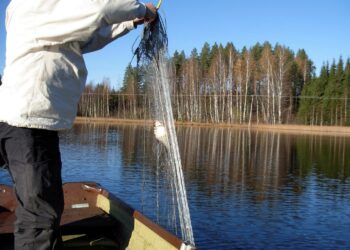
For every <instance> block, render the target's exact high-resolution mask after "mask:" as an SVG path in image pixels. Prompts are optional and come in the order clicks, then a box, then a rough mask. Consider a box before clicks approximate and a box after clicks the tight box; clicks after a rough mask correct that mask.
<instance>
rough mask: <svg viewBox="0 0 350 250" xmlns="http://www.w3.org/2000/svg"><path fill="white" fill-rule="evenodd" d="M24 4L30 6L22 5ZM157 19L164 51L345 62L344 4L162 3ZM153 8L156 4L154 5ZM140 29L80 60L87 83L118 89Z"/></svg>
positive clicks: (0, 0)
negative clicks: (288, 53) (232, 49)
mask: <svg viewBox="0 0 350 250" xmlns="http://www.w3.org/2000/svg"><path fill="white" fill-rule="evenodd" d="M27 1H30V0H27ZM163 1H164V3H163V6H162V8H161V14H162V15H163V16H164V17H165V18H166V20H167V27H168V36H169V51H170V54H172V53H173V52H174V51H175V50H184V51H185V53H186V54H187V55H188V54H189V53H190V51H191V50H192V49H193V48H197V49H199V50H200V49H201V48H202V46H203V44H204V42H209V43H210V44H213V43H214V42H217V43H222V44H226V43H227V42H233V43H234V45H235V46H236V48H237V49H241V48H242V47H243V46H247V47H251V46H253V45H254V44H255V43H257V42H260V43H263V42H264V41H269V42H270V43H272V44H275V43H280V44H283V45H286V46H288V47H290V48H291V49H292V50H294V51H297V50H298V49H300V48H304V49H305V50H306V52H307V53H308V55H309V57H310V58H311V60H312V61H313V62H314V63H315V65H316V67H317V72H318V70H319V69H320V67H321V66H322V63H323V62H326V61H332V60H333V59H336V60H338V58H339V57H340V56H342V57H343V58H344V59H346V58H348V57H350V28H349V27H350V15H349V11H350V1H349V0H289V1H288V0H284V1H282V0H218V1H203V0H171V1H170V0H163ZM155 2H156V1H155ZM8 3H9V0H0V74H2V72H3V69H4V63H5V37H6V33H5V28H4V20H5V10H6V6H7V4H8ZM140 33H141V28H138V29H137V30H134V31H132V32H131V33H129V34H128V35H127V36H125V37H123V38H121V39H119V40H117V41H115V42H114V43H112V44H110V45H108V46H107V47H106V48H104V49H103V50H101V51H98V52H94V53H91V54H88V55H86V56H85V59H86V65H87V68H88V70H89V76H88V81H93V82H95V83H97V82H99V81H101V80H102V79H103V78H104V77H108V78H110V79H111V82H112V86H115V87H119V86H121V84H122V80H123V75H124V70H125V68H126V66H127V64H128V63H129V62H130V60H131V58H132V44H133V43H134V41H135V40H136V39H137V37H138V36H139V35H140Z"/></svg>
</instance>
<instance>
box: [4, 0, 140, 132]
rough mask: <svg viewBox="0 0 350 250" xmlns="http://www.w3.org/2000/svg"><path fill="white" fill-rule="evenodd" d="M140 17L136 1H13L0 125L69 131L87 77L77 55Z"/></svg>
mask: <svg viewBox="0 0 350 250" xmlns="http://www.w3.org/2000/svg"><path fill="white" fill-rule="evenodd" d="M145 13H146V8H145V6H144V5H143V4H142V3H139V2H138V1H137V0H12V1H11V2H10V4H9V6H8V7H7V13H6V30H7V40H6V46H7V47H6V65H5V70H4V76H3V79H2V82H3V85H2V86H1V87H0V121H2V122H6V123H8V124H10V125H13V126H17V127H28V128H41V129H49V130H60V129H66V128H70V127H71V126H72V125H73V122H74V119H75V116H76V112H77V106H78V102H79V99H80V96H81V93H82V91H83V89H84V86H85V82H86V77H87V70H86V67H85V63H84V59H83V57H82V54H83V53H87V52H91V51H95V50H98V49H100V48H102V47H104V46H105V45H106V44H108V43H110V42H111V41H113V40H115V39H117V38H118V37H120V36H123V35H125V34H126V33H128V32H129V31H130V30H131V29H133V28H134V26H133V22H132V21H131V20H133V19H135V18H143V17H144V15H145Z"/></svg>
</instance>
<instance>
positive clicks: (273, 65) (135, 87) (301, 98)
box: [78, 42, 350, 126]
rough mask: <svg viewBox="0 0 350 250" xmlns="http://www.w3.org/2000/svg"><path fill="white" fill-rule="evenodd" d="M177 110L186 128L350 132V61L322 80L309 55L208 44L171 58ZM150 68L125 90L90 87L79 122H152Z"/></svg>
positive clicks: (133, 71) (137, 70)
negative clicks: (293, 127)
mask: <svg viewBox="0 0 350 250" xmlns="http://www.w3.org/2000/svg"><path fill="white" fill-rule="evenodd" d="M168 68H169V72H170V74H169V75H170V77H169V79H168V80H169V84H170V86H171V96H172V106H173V112H174V116H175V119H176V120H177V121H182V122H203V123H226V124H227V123H234V124H250V123H264V124H306V125H337V126H346V125H349V124H350V117H349V112H350V105H349V102H348V99H349V94H350V93H349V92H350V91H349V90H350V59H347V60H346V61H345V62H344V60H343V59H342V58H341V57H340V58H339V59H338V61H336V60H333V62H331V63H329V62H325V63H324V65H323V66H322V69H321V70H320V73H319V74H316V69H315V67H314V64H313V62H312V60H311V59H310V58H309V56H308V55H307V53H306V51H305V50H303V49H300V50H298V51H297V52H294V51H292V50H291V49H290V48H288V47H286V46H284V45H280V44H276V45H274V46H272V45H271V44H270V43H268V42H265V43H264V44H260V43H257V44H255V45H254V46H252V47H250V48H246V47H244V48H242V49H241V50H237V49H236V47H235V46H234V44H233V43H227V44H226V45H225V46H223V45H222V44H216V43H215V44H213V45H212V46H211V45H210V44H209V43H205V44H204V45H203V47H202V48H201V50H197V49H196V48H194V49H193V50H192V51H191V53H190V55H186V54H185V53H184V52H183V51H181V52H179V51H175V53H174V54H173V55H171V56H169V58H168ZM148 79H151V78H150V77H149V76H147V66H144V67H135V66H132V65H129V66H128V67H127V68H126V70H125V75H124V81H123V86H122V88H120V89H114V88H111V83H110V81H109V79H108V78H105V79H103V80H102V81H101V82H100V83H98V84H92V83H89V84H87V85H86V88H85V90H84V93H83V95H82V97H81V100H80V103H79V108H78V115H79V116H84V117H108V118H117V119H146V120H148V119H152V113H153V112H152V110H153V109H154V107H152V103H153V102H152V98H153V95H152V93H150V88H149V86H151V84H152V81H150V80H148Z"/></svg>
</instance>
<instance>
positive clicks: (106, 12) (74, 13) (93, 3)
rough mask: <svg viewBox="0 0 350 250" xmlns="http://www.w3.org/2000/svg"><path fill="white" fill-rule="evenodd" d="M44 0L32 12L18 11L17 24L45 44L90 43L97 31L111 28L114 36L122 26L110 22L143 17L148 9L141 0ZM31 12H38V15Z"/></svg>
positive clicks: (119, 22)
mask: <svg viewBox="0 0 350 250" xmlns="http://www.w3.org/2000/svg"><path fill="white" fill-rule="evenodd" d="M42 1H44V0H38V3H36V2H35V4H32V5H33V6H31V7H30V10H28V11H27V12H25V13H30V14H31V15H23V14H22V13H18V16H21V17H20V21H21V24H18V25H17V26H18V27H21V29H23V30H24V31H25V32H30V34H29V36H30V38H31V40H35V41H36V42H37V43H38V45H42V46H44V45H55V44H62V43H67V42H80V43H87V42H88V41H90V40H91V39H94V38H93V36H94V35H96V32H97V33H99V32H102V33H104V35H102V36H105V35H106V32H107V30H108V29H110V30H111V31H113V32H112V33H113V35H114V36H115V32H117V31H116V30H118V31H119V30H120V28H121V27H119V28H116V27H114V28H113V29H112V28H111V27H110V26H113V25H114V24H121V23H124V22H127V21H131V20H134V19H135V18H143V17H144V15H145V13H146V7H145V5H144V4H143V3H141V2H139V1H138V0H60V1H57V4H56V5H55V6H54V7H53V6H51V5H50V4H49V3H47V4H44V3H45V1H44V2H42ZM40 3H41V5H40ZM40 8H41V10H40V13H39V14H37V12H38V9H40ZM34 13H35V14H34ZM29 16H35V19H34V20H33V18H32V17H31V18H29ZM22 24H23V25H22ZM105 27H107V28H105ZM117 33H118V32H117ZM119 33H121V34H122V33H123V32H119ZM110 41H111V40H110Z"/></svg>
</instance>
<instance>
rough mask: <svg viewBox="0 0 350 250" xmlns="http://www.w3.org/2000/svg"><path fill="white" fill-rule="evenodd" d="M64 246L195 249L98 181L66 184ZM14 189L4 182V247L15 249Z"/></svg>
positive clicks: (0, 216) (0, 194)
mask: <svg viewBox="0 0 350 250" xmlns="http://www.w3.org/2000/svg"><path fill="white" fill-rule="evenodd" d="M63 190H64V196H65V208H64V213H63V215H62V219H61V230H62V236H63V241H64V249H130V250H133V249H135V250H136V249H149V250H151V249H152V250H153V249H159V250H167V249H169V250H171V249H181V250H187V249H195V247H193V246H191V245H188V244H186V243H184V242H183V241H182V240H180V239H179V238H177V237H176V236H175V235H173V234H171V233H169V232H168V231H166V230H165V229H163V228H162V227H161V226H159V225H157V224H156V223H154V222H152V221H151V220H150V219H148V218H146V217H145V216H144V215H142V214H141V213H140V212H138V211H136V210H135V209H133V208H131V207H130V206H129V205H127V204H126V203H124V202H123V201H121V200H120V199H118V198H117V197H115V196H113V195H112V194H110V193H109V192H108V191H106V190H104V189H103V188H101V187H100V186H99V185H98V184H96V183H91V182H89V183H67V184H65V185H63ZM15 207H16V202H15V196H14V192H13V190H12V189H11V188H10V187H8V186H5V185H0V246H1V247H0V248H1V249H4V250H5V249H6V250H7V249H13V231H14V221H15V214H14V210H15Z"/></svg>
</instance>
